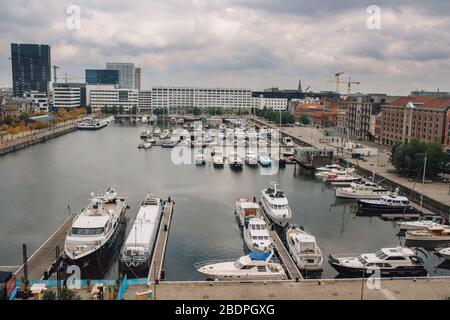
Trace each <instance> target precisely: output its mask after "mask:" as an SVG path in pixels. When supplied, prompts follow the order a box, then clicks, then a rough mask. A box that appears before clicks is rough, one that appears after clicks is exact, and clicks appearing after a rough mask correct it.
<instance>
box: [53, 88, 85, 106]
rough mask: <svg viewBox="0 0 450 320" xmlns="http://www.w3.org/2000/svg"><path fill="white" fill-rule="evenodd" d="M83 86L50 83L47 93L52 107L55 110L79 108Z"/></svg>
mask: <svg viewBox="0 0 450 320" xmlns="http://www.w3.org/2000/svg"><path fill="white" fill-rule="evenodd" d="M85 86H86V85H85V84H84V83H50V87H49V93H50V98H51V101H52V104H53V106H54V107H55V108H79V107H81V105H82V100H83V99H82V94H84V88H85ZM82 91H83V92H82Z"/></svg>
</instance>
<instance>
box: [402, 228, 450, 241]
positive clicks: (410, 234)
mask: <svg viewBox="0 0 450 320" xmlns="http://www.w3.org/2000/svg"><path fill="white" fill-rule="evenodd" d="M406 240H407V241H419V242H426V243H431V244H437V243H447V242H448V243H450V228H445V227H443V226H435V227H429V228H427V229H425V230H408V231H407V232H406Z"/></svg>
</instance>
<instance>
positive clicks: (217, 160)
mask: <svg viewBox="0 0 450 320" xmlns="http://www.w3.org/2000/svg"><path fill="white" fill-rule="evenodd" d="M213 166H214V168H223V155H222V153H220V152H219V151H215V153H214V157H213Z"/></svg>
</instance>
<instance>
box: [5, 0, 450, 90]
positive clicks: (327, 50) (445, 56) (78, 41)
mask: <svg viewBox="0 0 450 320" xmlns="http://www.w3.org/2000/svg"><path fill="white" fill-rule="evenodd" d="M0 3H1V5H2V7H3V8H4V15H5V19H3V20H2V21H0V27H1V28H2V30H4V31H5V32H3V33H2V35H1V36H0V55H2V56H3V57H4V59H1V62H0V87H4V86H12V79H11V76H12V70H11V61H9V60H8V58H10V55H11V54H10V45H11V43H36V44H49V45H50V46H51V48H52V63H54V64H57V65H58V66H60V70H58V73H59V78H60V79H61V78H63V77H64V74H65V73H67V74H68V75H69V77H74V78H77V77H80V76H81V77H83V76H84V70H85V69H101V68H103V67H104V65H105V63H106V62H108V61H118V62H130V63H134V64H135V65H136V66H139V67H141V77H142V81H141V82H142V83H141V87H142V89H143V90H145V89H149V88H151V87H154V86H192V87H201V86H205V87H219V86H221V87H245V88H252V89H255V90H258V89H264V88H268V87H272V86H276V87H280V88H296V87H297V83H298V80H299V79H301V80H302V84H303V88H304V89H305V88H306V87H308V86H311V88H312V90H314V91H321V90H324V91H326V90H329V91H332V90H335V85H334V84H333V83H332V81H330V80H333V75H334V73H335V72H338V71H344V72H345V74H344V75H343V76H342V80H344V81H345V80H346V79H347V77H348V76H351V77H352V79H354V80H356V81H360V82H361V84H360V85H358V86H356V87H355V88H354V89H353V90H352V92H386V93H389V94H395V95H400V94H401V95H406V94H409V93H410V92H411V91H413V90H415V89H419V90H422V89H423V90H430V91H434V90H438V89H440V90H441V91H450V85H449V84H448V70H449V67H450V57H449V53H448V52H450V50H449V49H450V48H449V47H450V45H449V44H448V43H447V41H446V39H447V38H448V31H449V29H450V28H449V27H450V20H449V19H448V14H447V12H450V10H449V9H450V4H447V3H440V2H439V1H430V2H428V3H426V4H425V3H422V2H419V1H412V2H411V1H408V2H406V1H389V2H388V1H380V2H379V3H377V5H378V6H379V9H380V14H381V16H380V17H381V25H380V29H379V30H378V29H375V30H371V29H370V28H369V27H368V26H367V20H368V19H369V18H370V17H371V14H370V13H368V10H367V9H368V7H369V6H370V5H371V4H372V3H370V1H348V2H347V3H346V4H341V3H340V4H334V2H332V1H320V2H317V3H314V4H308V3H307V2H306V1H279V2H276V3H275V2H270V1H264V0H263V1H251V0H239V1H237V0H226V1H202V0H195V1H176V0H171V1H154V2H152V3H151V4H150V3H146V2H145V1H134V2H133V3H132V4H124V3H123V2H119V1H108V2H106V1H103V0H97V1H89V2H88V1H74V2H73V3H71V2H69V1H51V0H47V1H43V2H39V3H37V2H33V3H26V5H24V4H25V2H23V1H7V0H1V1H0ZM70 5H77V6H79V8H80V26H79V27H80V28H79V29H77V28H72V29H71V28H69V26H68V25H67V23H68V22H67V20H68V19H71V18H73V14H71V13H67V12H68V11H67V10H68V7H69V6H70ZM25 7H26V8H28V9H27V10H26V11H24V10H23V8H25ZM345 90H346V88H345V87H344V86H341V93H344V92H345Z"/></svg>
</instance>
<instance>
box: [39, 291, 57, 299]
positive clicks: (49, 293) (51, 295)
mask: <svg viewBox="0 0 450 320" xmlns="http://www.w3.org/2000/svg"><path fill="white" fill-rule="evenodd" d="M42 300H56V294H55V292H54V291H52V290H46V291H44V294H43V296H42Z"/></svg>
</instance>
